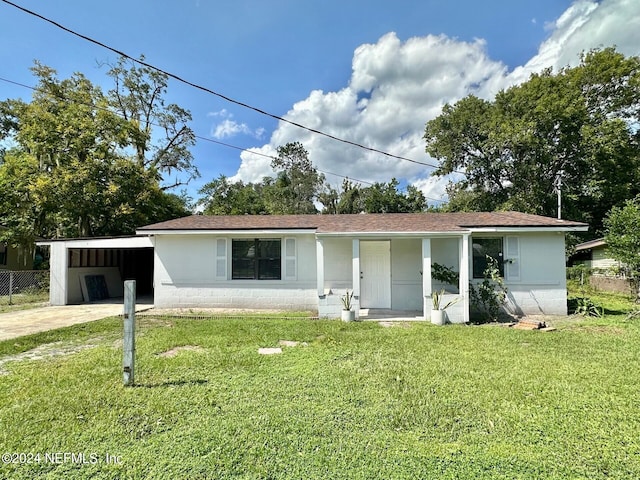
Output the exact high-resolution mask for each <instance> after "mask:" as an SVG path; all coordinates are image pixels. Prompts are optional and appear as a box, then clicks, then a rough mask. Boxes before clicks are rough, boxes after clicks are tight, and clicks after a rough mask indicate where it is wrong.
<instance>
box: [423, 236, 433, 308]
mask: <svg viewBox="0 0 640 480" xmlns="http://www.w3.org/2000/svg"><path fill="white" fill-rule="evenodd" d="M432 294H433V286H432V282H431V239H430V238H423V239H422V311H423V314H424V318H425V319H427V318H429V316H430V315H431V295H432Z"/></svg>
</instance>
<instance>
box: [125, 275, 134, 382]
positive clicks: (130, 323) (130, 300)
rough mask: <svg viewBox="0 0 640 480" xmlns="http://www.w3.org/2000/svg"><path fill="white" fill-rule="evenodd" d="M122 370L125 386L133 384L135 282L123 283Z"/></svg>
mask: <svg viewBox="0 0 640 480" xmlns="http://www.w3.org/2000/svg"><path fill="white" fill-rule="evenodd" d="M123 347H124V348H123V357H122V367H123V368H122V370H123V381H124V384H125V385H129V386H131V385H133V384H134V370H135V359H136V281H135V280H127V281H125V282H124V341H123Z"/></svg>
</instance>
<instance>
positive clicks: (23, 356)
mask: <svg viewBox="0 0 640 480" xmlns="http://www.w3.org/2000/svg"><path fill="white" fill-rule="evenodd" d="M98 340H100V339H93V342H96V343H91V341H89V343H84V344H82V345H77V344H70V343H66V342H53V343H45V344H43V345H39V346H37V347H36V348H33V349H31V350H27V351H26V352H22V353H18V354H16V355H8V356H6V357H3V358H0V375H7V374H8V373H9V371H8V370H6V369H5V368H4V366H5V365H6V364H7V363H10V362H20V361H24V360H27V361H31V360H45V359H49V358H55V357H64V356H68V355H73V354H74V353H78V352H80V351H82V350H86V349H88V348H95V347H97V346H98V344H97V342H98Z"/></svg>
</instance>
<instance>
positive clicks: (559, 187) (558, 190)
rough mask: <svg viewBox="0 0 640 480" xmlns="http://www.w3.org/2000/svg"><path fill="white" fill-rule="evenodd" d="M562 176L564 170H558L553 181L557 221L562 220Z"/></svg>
mask: <svg viewBox="0 0 640 480" xmlns="http://www.w3.org/2000/svg"><path fill="white" fill-rule="evenodd" d="M562 175H564V170H559V171H558V173H556V179H555V180H554V181H553V186H554V187H555V188H554V190H555V192H556V193H557V194H558V220H560V219H562Z"/></svg>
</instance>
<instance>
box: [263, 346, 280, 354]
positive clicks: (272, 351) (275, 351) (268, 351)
mask: <svg viewBox="0 0 640 480" xmlns="http://www.w3.org/2000/svg"><path fill="white" fill-rule="evenodd" d="M258 353H259V354H260V355H277V354H279V353H282V349H281V348H280V347H276V348H259V349H258Z"/></svg>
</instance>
